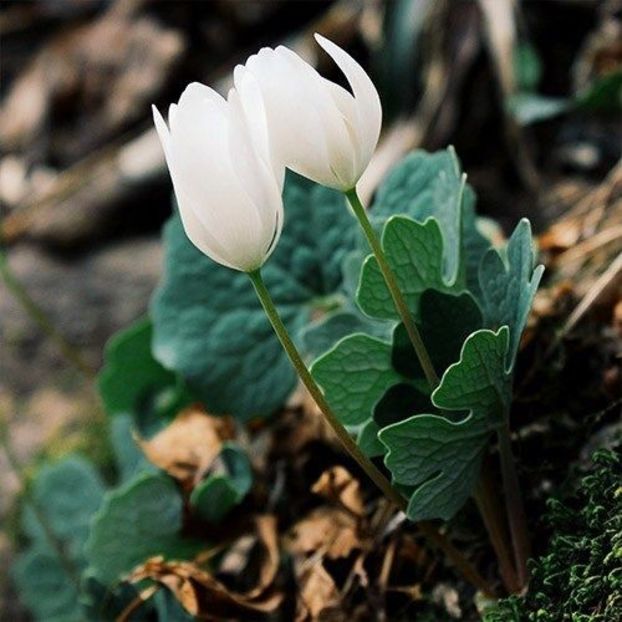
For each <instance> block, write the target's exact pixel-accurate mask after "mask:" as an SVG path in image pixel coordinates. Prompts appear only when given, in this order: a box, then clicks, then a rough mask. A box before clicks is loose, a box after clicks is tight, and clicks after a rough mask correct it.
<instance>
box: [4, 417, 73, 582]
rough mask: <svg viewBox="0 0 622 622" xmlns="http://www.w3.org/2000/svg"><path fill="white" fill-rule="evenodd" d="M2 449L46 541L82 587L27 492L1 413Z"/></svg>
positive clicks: (71, 565)
mask: <svg viewBox="0 0 622 622" xmlns="http://www.w3.org/2000/svg"><path fill="white" fill-rule="evenodd" d="M0 447H1V448H2V449H3V450H4V455H5V456H6V459H7V462H8V464H9V467H10V469H11V470H12V471H13V473H15V476H16V477H17V479H18V481H19V483H20V487H21V489H22V491H23V492H24V497H25V502H26V504H27V505H29V506H30V508H31V509H32V512H33V514H34V515H35V518H36V519H37V521H38V522H39V524H40V525H41V528H42V529H43V533H44V534H45V537H46V539H47V540H48V542H49V544H50V546H51V547H52V548H53V549H54V551H55V552H56V555H57V556H58V559H59V562H60V564H61V566H62V567H63V569H64V570H65V572H66V573H67V576H68V577H69V579H70V580H71V581H72V583H74V584H75V585H76V586H77V587H80V583H81V579H80V572H79V570H78V568H77V567H76V565H75V564H74V562H73V560H72V559H71V558H70V557H69V556H68V555H67V553H66V551H65V547H64V546H63V543H62V541H61V540H60V539H59V538H58V537H57V536H56V534H55V533H54V530H53V529H52V527H51V526H50V524H49V522H48V519H47V517H46V515H45V512H44V511H43V510H42V509H41V506H40V505H39V503H38V502H37V501H35V499H34V498H33V496H32V495H31V494H29V493H28V492H27V488H28V487H27V477H26V475H25V473H24V470H23V468H22V466H21V464H20V463H19V460H18V459H17V456H16V455H15V452H14V451H13V445H12V443H11V436H10V433H9V425H8V421H7V419H6V416H5V413H4V412H1V411H0Z"/></svg>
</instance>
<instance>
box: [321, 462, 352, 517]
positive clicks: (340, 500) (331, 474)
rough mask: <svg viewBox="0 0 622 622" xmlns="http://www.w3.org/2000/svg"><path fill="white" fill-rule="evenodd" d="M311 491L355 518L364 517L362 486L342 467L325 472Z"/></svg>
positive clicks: (338, 466) (335, 467)
mask: <svg viewBox="0 0 622 622" xmlns="http://www.w3.org/2000/svg"><path fill="white" fill-rule="evenodd" d="M311 490H312V491H313V492H314V493H316V494H318V495H321V496H322V497H324V498H325V499H328V500H329V501H332V502H334V503H336V504H337V505H339V506H341V507H342V508H343V509H345V510H347V511H349V512H352V514H354V515H355V516H362V515H363V510H364V508H363V499H362V496H361V486H360V484H359V482H358V481H357V480H355V479H354V477H352V474H351V473H350V472H349V471H348V470H347V469H346V468H344V467H342V466H340V465H337V466H334V467H331V468H330V469H327V470H326V471H324V473H322V475H321V476H320V477H319V479H318V480H317V481H316V482H315V484H313V486H312V488H311Z"/></svg>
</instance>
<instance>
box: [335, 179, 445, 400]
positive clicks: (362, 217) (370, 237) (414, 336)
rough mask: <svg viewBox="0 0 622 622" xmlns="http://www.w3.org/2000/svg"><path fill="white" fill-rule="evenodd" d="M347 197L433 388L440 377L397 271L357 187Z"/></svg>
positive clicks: (348, 192) (346, 193)
mask: <svg viewBox="0 0 622 622" xmlns="http://www.w3.org/2000/svg"><path fill="white" fill-rule="evenodd" d="M345 195H346V198H347V199H348V202H349V203H350V205H351V207H352V210H353V211H354V215H355V216H356V217H357V219H358V221H359V223H360V225H361V227H362V229H363V232H364V233H365V237H366V238H367V242H368V243H369V246H370V247H371V250H372V252H373V254H374V257H375V258H376V261H377V262H378V267H379V268H380V272H382V276H383V277H384V280H385V283H386V285H387V287H388V289H389V292H390V293H391V297H392V298H393V303H394V304H395V308H396V310H397V312H398V314H399V316H400V317H401V318H402V322H404V327H405V328H406V332H407V333H408V337H409V339H410V341H411V342H412V344H413V347H414V349H415V353H416V354H417V357H418V359H419V362H420V363H421V367H422V369H423V373H424V374H425V377H426V378H427V380H428V383H429V384H430V387H431V388H432V389H435V388H436V387H437V386H438V384H439V378H438V375H437V374H436V371H435V369H434V365H433V364H432V360H431V359H430V355H429V354H428V351H427V349H426V347H425V344H424V343H423V339H422V338H421V334H420V333H419V329H418V328H417V325H416V324H415V321H414V319H413V316H412V314H411V313H410V311H409V309H408V305H407V304H406V300H405V299H404V296H403V295H402V292H401V290H400V288H399V286H398V284H397V278H396V276H395V273H394V272H393V270H392V269H391V266H390V265H389V262H388V261H387V258H386V257H385V254H384V251H383V250H382V245H381V244H380V240H379V239H378V236H377V235H376V232H375V231H374V228H373V227H372V224H371V222H369V218H368V217H367V212H366V211H365V208H364V207H363V204H362V203H361V200H360V199H359V196H358V194H357V192H356V188H352V189H351V190H347V191H346V192H345Z"/></svg>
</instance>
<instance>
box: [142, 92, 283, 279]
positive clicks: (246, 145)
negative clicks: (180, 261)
mask: <svg viewBox="0 0 622 622" xmlns="http://www.w3.org/2000/svg"><path fill="white" fill-rule="evenodd" d="M153 119H154V122H155V126H156V129H157V131H158V135H159V137H160V141H161V143H162V147H163V149H164V154H165V156H166V162H167V164H168V169H169V172H170V174H171V178H172V180H173V187H174V189H175V195H176V197H177V203H178V205H179V212H180V215H181V220H182V222H183V225H184V229H185V231H186V234H187V235H188V237H189V238H190V240H191V241H192V243H193V244H194V245H195V246H196V247H197V248H198V249H199V250H201V251H202V252H203V253H205V254H206V255H208V256H209V257H211V258H212V259H213V260H214V261H216V262H218V263H220V264H222V265H224V266H227V267H229V268H234V269H236V270H240V271H243V272H250V271H252V270H255V269H257V268H259V267H261V266H262V265H263V263H264V262H265V261H266V259H267V258H268V257H269V256H270V254H271V253H272V251H273V250H274V248H275V246H276V244H277V242H278V240H279V237H280V235H281V228H282V226H283V201H282V198H281V191H282V189H283V171H280V172H279V171H278V169H276V173H275V169H273V168H272V166H271V160H270V154H269V152H268V151H266V150H265V149H266V148H267V143H266V142H265V141H264V143H263V144H262V143H258V142H257V141H255V140H253V138H252V136H253V134H251V132H249V128H248V126H247V124H246V121H245V115H244V113H243V111H242V107H241V103H240V100H239V96H238V94H237V93H236V92H235V90H233V89H232V90H231V91H230V93H229V97H228V99H227V100H225V99H224V98H223V97H221V96H220V95H219V94H218V93H216V92H215V91H214V90H213V89H211V88H209V87H207V86H205V85H203V84H199V83H197V82H195V83H193V84H190V85H188V87H187V88H186V89H185V91H184V92H183V93H182V95H181V97H180V98H179V103H178V104H172V105H171V106H170V108H169V114H168V122H169V127H167V125H166V123H165V121H164V119H163V118H162V115H161V114H160V113H159V111H158V110H157V109H156V108H155V106H154V107H153ZM257 129H258V126H257V125H256V124H255V125H254V132H256V131H257ZM254 132H253V133H254Z"/></svg>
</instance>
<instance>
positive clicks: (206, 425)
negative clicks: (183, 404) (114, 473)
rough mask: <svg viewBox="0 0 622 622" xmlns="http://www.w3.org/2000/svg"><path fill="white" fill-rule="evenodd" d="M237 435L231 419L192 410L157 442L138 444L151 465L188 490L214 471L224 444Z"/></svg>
mask: <svg viewBox="0 0 622 622" xmlns="http://www.w3.org/2000/svg"><path fill="white" fill-rule="evenodd" d="M234 432H235V427H234V424H233V420H232V419H231V418H230V417H214V416H212V415H208V414H207V413H206V412H204V411H203V410H200V409H199V408H196V407H191V408H188V409H186V410H183V411H182V412H180V413H179V414H178V415H177V417H175V419H174V421H173V422H172V423H171V424H170V425H169V426H168V427H167V428H165V429H164V430H162V431H161V432H158V434H156V435H155V436H154V437H153V438H151V439H149V440H144V439H140V438H139V439H137V442H138V444H139V446H140V448H141V449H142V451H143V453H144V454H145V457H146V458H147V459H148V460H149V462H151V463H152V464H154V465H155V466H157V467H159V468H160V469H163V470H164V471H166V472H167V473H168V474H169V475H170V476H171V477H174V478H175V479H177V480H179V481H180V482H181V484H182V485H183V486H184V488H186V489H188V488H192V487H193V485H194V484H195V483H196V482H197V481H198V480H199V479H201V477H202V476H203V475H204V474H205V472H206V471H207V470H208V469H209V468H210V466H211V465H212V463H213V462H214V460H215V459H216V457H217V456H218V454H219V453H220V449H221V447H222V443H223V441H226V440H229V439H232V438H233V436H234Z"/></svg>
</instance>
